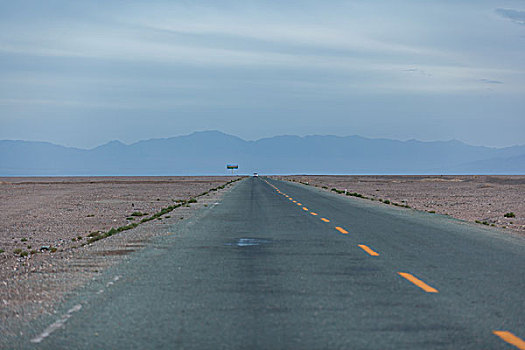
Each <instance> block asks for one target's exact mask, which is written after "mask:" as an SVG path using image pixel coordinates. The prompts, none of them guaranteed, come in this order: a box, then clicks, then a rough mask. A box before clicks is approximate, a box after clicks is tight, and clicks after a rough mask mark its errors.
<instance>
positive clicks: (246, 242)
mask: <svg viewBox="0 0 525 350" xmlns="http://www.w3.org/2000/svg"><path fill="white" fill-rule="evenodd" d="M269 243H272V241H270V240H267V239H260V238H239V239H237V241H236V242H235V243H225V244H224V245H227V246H234V247H253V246H258V245H262V244H269Z"/></svg>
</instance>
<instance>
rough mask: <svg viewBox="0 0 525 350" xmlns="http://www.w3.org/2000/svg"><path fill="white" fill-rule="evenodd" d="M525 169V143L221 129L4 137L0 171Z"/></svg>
mask: <svg viewBox="0 0 525 350" xmlns="http://www.w3.org/2000/svg"><path fill="white" fill-rule="evenodd" d="M227 163H236V164H239V173H240V174H249V173H252V172H259V173H261V174H525V146H514V147H507V148H489V147H479V146H470V145H467V144H464V143H462V142H459V141H447V142H421V141H415V140H411V141H396V140H388V139H369V138H364V137H360V136H347V137H338V136H318V135H314V136H305V137H299V136H276V137H271V138H264V139H260V140H257V141H245V140H243V139H241V138H239V137H236V136H232V135H227V134H224V133H222V132H219V131H204V132H195V133H193V134H191V135H186V136H178V137H171V138H165V139H151V140H146V141H140V142H137V143H134V144H131V145H125V144H123V143H121V142H119V141H112V142H109V143H107V144H105V145H102V146H99V147H96V148H93V149H90V150H85V149H78V148H70V147H63V146H58V145H55V144H52V143H47V142H29V141H8V140H4V141H0V175H2V176H18V175H24V176H25V175H32V176H44V175H223V174H226V173H227V171H226V164H227Z"/></svg>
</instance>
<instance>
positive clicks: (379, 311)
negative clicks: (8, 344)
mask: <svg viewBox="0 0 525 350" xmlns="http://www.w3.org/2000/svg"><path fill="white" fill-rule="evenodd" d="M171 231H173V232H175V234H174V235H170V236H167V237H163V238H162V239H159V240H157V241H155V243H154V244H152V245H151V246H150V247H148V248H146V249H144V250H143V251H141V252H137V253H135V254H134V255H133V256H132V257H131V258H130V260H129V261H128V262H127V263H125V264H121V265H119V266H117V267H115V268H113V269H111V271H109V272H108V273H107V274H106V277H105V278H106V280H105V281H103V282H99V285H93V286H90V287H89V288H86V289H85V290H84V291H81V292H79V293H78V295H76V296H72V297H71V298H70V299H69V300H68V301H67V302H66V303H65V304H64V307H63V311H62V312H61V313H59V314H58V315H56V316H54V320H55V322H54V323H52V324H48V325H47V326H46V325H44V324H41V325H40V329H36V330H35V331H34V332H33V334H32V335H30V336H29V335H28V339H27V342H25V343H24V344H22V347H27V348H32V347H35V348H42V349H61V348H71V349H153V348H157V349H158V348H166V349H179V348H180V349H516V348H518V349H525V343H523V340H522V339H525V312H524V311H525V308H524V306H525V302H524V301H525V239H523V238H521V237H517V236H513V235H511V234H504V233H500V232H498V231H496V230H489V229H485V228H481V227H479V228H478V227H475V226H474V225H471V224H467V223H463V222H460V221H457V220H454V219H450V218H447V217H443V216H439V215H432V214H427V213H421V212H417V211H414V210H410V209H400V208H393V207H390V206H387V205H383V204H378V203H372V202H368V201H364V200H359V199H354V198H349V197H343V196H340V195H335V194H332V193H327V192H325V191H321V190H318V189H315V188H310V187H307V186H304V185H299V184H294V183H288V182H279V181H275V180H266V179H264V178H249V179H246V180H244V181H241V182H240V183H238V185H236V186H235V187H234V188H233V189H232V190H231V191H230V192H228V193H227V194H225V196H224V197H223V199H222V200H221V202H220V203H219V204H217V205H214V206H213V207H208V208H204V209H203V210H202V211H201V212H199V214H198V215H197V216H196V217H194V218H193V219H191V221H188V222H182V223H179V224H177V225H174V226H173V228H172V230H171ZM97 290H99V291H98V292H96V291H97ZM495 332H496V333H495ZM498 332H500V333H498ZM29 339H31V341H29ZM513 343H514V345H512V344H513Z"/></svg>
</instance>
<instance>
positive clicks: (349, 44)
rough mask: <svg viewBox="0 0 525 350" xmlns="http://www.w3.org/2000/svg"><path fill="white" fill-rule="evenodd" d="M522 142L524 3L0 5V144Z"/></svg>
mask: <svg viewBox="0 0 525 350" xmlns="http://www.w3.org/2000/svg"><path fill="white" fill-rule="evenodd" d="M211 129H217V130H221V131H223V132H226V133H230V134H234V135H237V136H240V137H242V138H244V139H248V140H250V139H251V140H253V139H258V138H261V137H268V136H274V135H282V134H294V135H308V134H333V135H340V136H346V135H361V136H365V137H384V138H393V139H400V140H407V139H419V140H449V139H458V140H461V141H464V142H467V143H470V144H474V145H486V146H495V147H502V146H509V145H515V144H525V1H523V0H514V1H498V0H492V1H484V0H476V1H472V0H413V1H409V0H402V1H395V0H384V1H382V0H377V1H373V0H359V1H327V0H324V1H288V0H287V1H282V0H281V1H249V0H241V1H224V0H221V1H196V0H192V1H147V0H144V1H114V0H101V1H97V0H90V1H70V0H46V1H41V0H36V1H25V0H17V1H1V2H0V139H23V140H41V141H50V142H54V143H58V144H63V145H68V146H76V147H82V148H90V147H94V146H96V145H99V144H102V143H105V142H108V141H110V140H114V139H117V140H120V141H123V142H125V143H132V142H135V141H138V140H142V139H148V138H156V137H170V136H176V135H181V134H188V133H191V132H193V131H197V130H211Z"/></svg>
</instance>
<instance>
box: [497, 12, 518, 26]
mask: <svg viewBox="0 0 525 350" xmlns="http://www.w3.org/2000/svg"><path fill="white" fill-rule="evenodd" d="M496 13H497V14H498V15H500V16H501V17H504V18H507V19H510V20H511V21H513V22H514V23H517V24H521V25H525V11H519V10H512V9H496Z"/></svg>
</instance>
